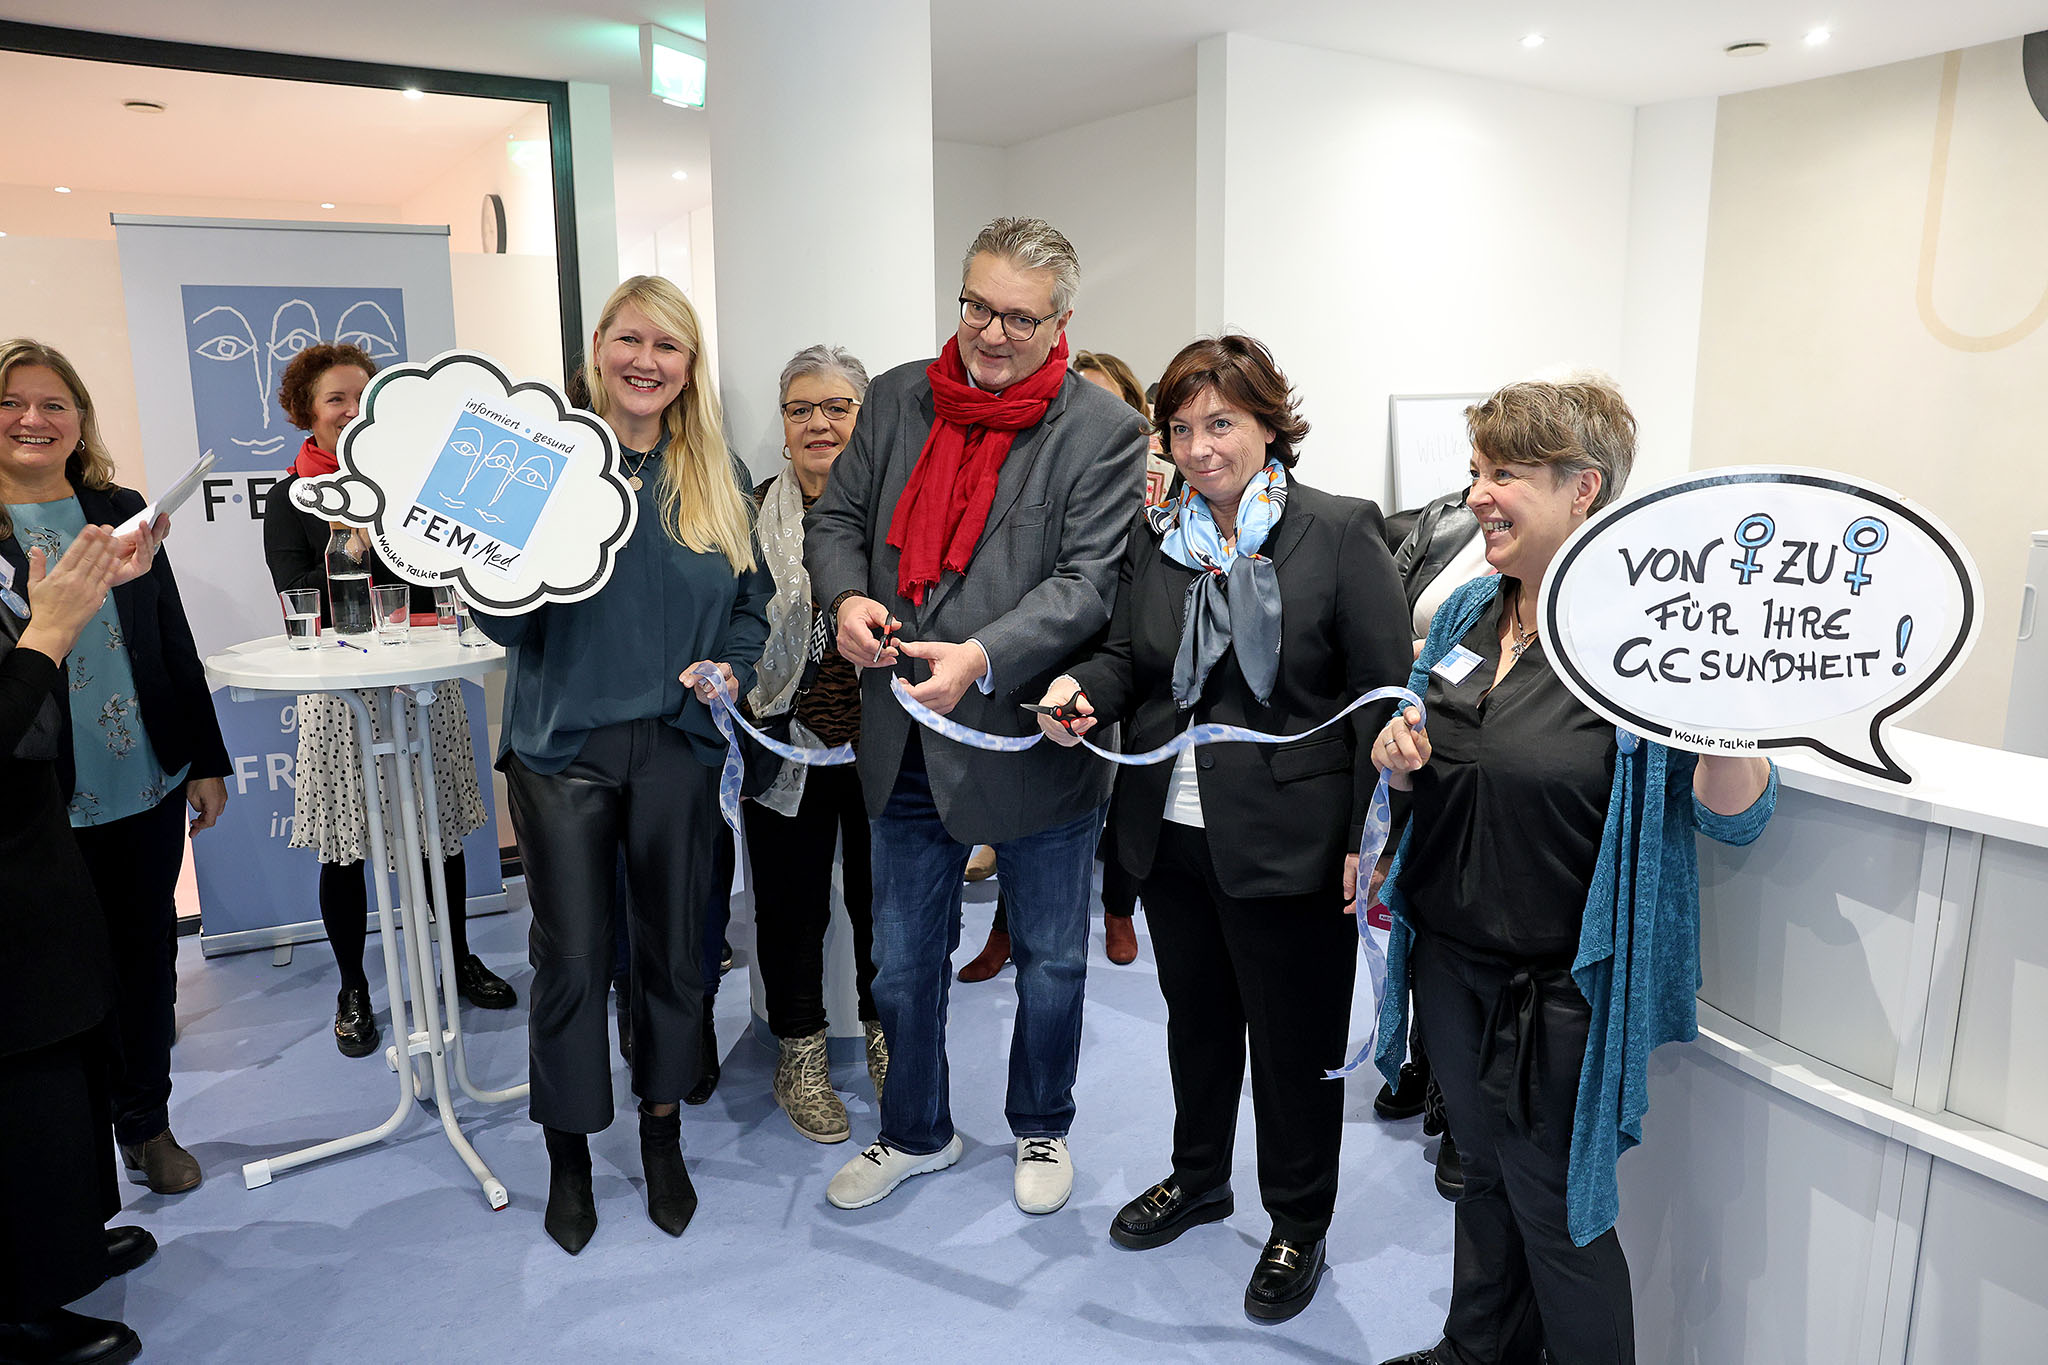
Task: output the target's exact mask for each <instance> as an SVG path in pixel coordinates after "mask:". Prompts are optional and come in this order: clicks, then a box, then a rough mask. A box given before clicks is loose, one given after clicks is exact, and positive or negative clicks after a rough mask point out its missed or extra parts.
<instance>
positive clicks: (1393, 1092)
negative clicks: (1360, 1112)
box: [1372, 1062, 1429, 1123]
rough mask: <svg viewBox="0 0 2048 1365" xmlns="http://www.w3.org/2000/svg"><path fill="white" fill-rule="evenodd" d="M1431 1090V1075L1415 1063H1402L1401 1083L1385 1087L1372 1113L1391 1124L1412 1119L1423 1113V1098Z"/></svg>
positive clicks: (1374, 1102) (1382, 1088)
mask: <svg viewBox="0 0 2048 1365" xmlns="http://www.w3.org/2000/svg"><path fill="white" fill-rule="evenodd" d="M1428 1089H1429V1073H1428V1072H1427V1071H1424V1070H1422V1069H1421V1068H1420V1067H1418V1066H1416V1065H1415V1063H1413V1062H1403V1063H1401V1083H1400V1084H1399V1085H1383V1086H1381V1087H1380V1093H1379V1095H1378V1096H1377V1097H1376V1098H1375V1099H1374V1100H1373V1102H1372V1112H1373V1113H1375V1114H1378V1115H1379V1116H1380V1117H1381V1118H1383V1119H1385V1120H1386V1121H1387V1122H1389V1123H1393V1122H1396V1121H1398V1120H1400V1119H1412V1118H1414V1117H1415V1116H1416V1115H1417V1114H1419V1113H1421V1112H1422V1096H1423V1093H1424V1092H1425V1091H1426V1090H1428Z"/></svg>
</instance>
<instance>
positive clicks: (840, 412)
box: [782, 398, 860, 422]
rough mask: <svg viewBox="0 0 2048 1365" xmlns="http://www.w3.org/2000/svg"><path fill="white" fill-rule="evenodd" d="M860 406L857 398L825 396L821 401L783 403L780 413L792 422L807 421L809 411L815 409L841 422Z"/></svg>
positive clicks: (809, 414) (809, 416)
mask: <svg viewBox="0 0 2048 1365" xmlns="http://www.w3.org/2000/svg"><path fill="white" fill-rule="evenodd" d="M859 406H860V400H859V399H858V398H827V399H826V400H825V401H824V402H822V403H804V402H795V403H784V404H783V405H782V415H783V416H784V417H787V418H788V419H789V420H790V421H792V422H808V421H810V420H811V411H812V410H813V409H817V410H818V411H821V412H823V413H824V414H825V416H826V417H827V418H829V419H831V420H832V421H834V422H843V421H845V420H846V419H847V418H849V417H851V416H853V410H854V409H855V408H857V407H859Z"/></svg>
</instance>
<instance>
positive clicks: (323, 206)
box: [320, 203, 334, 209]
mask: <svg viewBox="0 0 2048 1365" xmlns="http://www.w3.org/2000/svg"><path fill="white" fill-rule="evenodd" d="M320 207H321V208H323V209H331V208H333V207H334V205H332V204H325V203H323V204H322V205H320Z"/></svg>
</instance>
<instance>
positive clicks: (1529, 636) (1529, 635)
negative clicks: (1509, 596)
mask: <svg viewBox="0 0 2048 1365" xmlns="http://www.w3.org/2000/svg"><path fill="white" fill-rule="evenodd" d="M1514 631H1515V641H1514V643H1513V644H1511V645H1509V646H1508V658H1509V659H1510V660H1511V661H1512V660H1514V659H1519V658H1521V657H1522V654H1523V652H1524V651H1525V650H1527V649H1528V648H1529V646H1530V645H1532V644H1534V643H1536V627H1534V626H1530V627H1529V628H1528V629H1527V630H1524V629H1523V628H1522V601H1521V598H1520V597H1517V598H1516V599H1515V624H1514Z"/></svg>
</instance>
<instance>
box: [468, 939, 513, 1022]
mask: <svg viewBox="0 0 2048 1365" xmlns="http://www.w3.org/2000/svg"><path fill="white" fill-rule="evenodd" d="M455 990H456V992H457V993H458V994H459V995H461V996H462V998H463V999H464V1000H467V1001H468V1002H469V1003H470V1004H472V1005H475V1006H476V1007H477V1008H478V1009H480V1010H509V1009H511V1008H512V1007H513V1006H514V1005H516V1004H518V1003H519V996H518V995H517V994H516V993H515V992H514V991H513V989H512V988H511V987H510V986H508V985H506V984H505V978H503V977H501V976H499V975H498V974H497V973H496V972H494V971H492V970H491V969H490V968H489V967H486V966H485V965H484V963H483V959H482V958H480V957H478V956H477V955H476V954H475V953H471V954H469V955H468V956H467V957H465V958H463V959H462V960H461V961H460V962H458V963H456V964H455Z"/></svg>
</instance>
